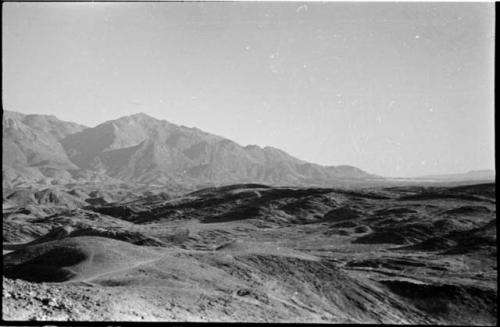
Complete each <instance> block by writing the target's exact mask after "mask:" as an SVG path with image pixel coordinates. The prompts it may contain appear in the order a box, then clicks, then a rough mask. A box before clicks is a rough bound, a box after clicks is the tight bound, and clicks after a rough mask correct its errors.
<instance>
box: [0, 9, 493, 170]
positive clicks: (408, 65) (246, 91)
mask: <svg viewBox="0 0 500 327" xmlns="http://www.w3.org/2000/svg"><path fill="white" fill-rule="evenodd" d="M2 5H3V17H2V33H3V35H2V42H3V44H2V68H3V69H2V79H3V90H2V99H3V108H4V109H6V110H12V111H18V112H22V113H37V114H50V115H55V116H56V117H58V118H60V119H63V120H68V121H74V122H77V123H81V124H84V125H87V126H90V127H93V126H96V125H98V124H100V123H103V122H105V121H107V120H112V119H117V118H119V117H122V116H127V115H131V114H134V113H138V112H143V113H146V114H149V115H150V116H153V117H155V118H158V119H165V120H167V121H170V122H172V123H175V124H179V125H184V126H189V127H198V128H200V129H202V130H204V131H206V132H210V133H213V134H217V135H221V136H224V137H226V138H229V139H231V140H233V141H235V142H237V143H239V144H241V145H249V144H256V145H260V146H272V147H276V148H280V149H282V150H284V151H286V152H288V153H289V154H291V155H293V156H295V157H297V158H300V159H302V160H306V161H310V162H314V163H318V164H322V165H344V164H346V165H353V166H356V167H358V168H361V169H363V170H365V171H368V172H370V173H373V174H378V175H383V176H391V177H412V176H421V175H428V174H443V173H459V172H466V171H469V170H478V169H494V104H493V100H494V98H493V94H494V92H493V78H494V75H493V71H494V68H493V67H494V66H493V65H494V37H495V35H494V23H495V22H494V3H425V2H413V3H401V2H400V3H355V2H351V3H340V2H338V3H335V2H326V3H317V2H316V3H300V2H288V3H284V2H229V3H222V2H213V3H200V2H192V3H187V2H184V3H180V2H176V3H173V2H171V3H166V2H153V3H144V2H142V3H137V2H136V3H110V2H107V3H95V2H94V3H40V2H39V3H5V2H4V3H2Z"/></svg>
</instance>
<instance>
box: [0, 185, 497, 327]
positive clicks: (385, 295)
mask: <svg viewBox="0 0 500 327" xmlns="http://www.w3.org/2000/svg"><path fill="white" fill-rule="evenodd" d="M3 254H4V255H3V269H4V270H3V271H4V276H3V295H2V300H3V301H2V314H3V319H4V320H7V321H9V320H11V321H14V320H37V321H60V320H63V321H191V322H214V321H221V322H320V323H395V324H401V323H402V324H462V325H464V324H465V325H468V324H471V325H496V324H497V319H496V315H497V305H496V302H497V259H496V256H497V246H496V196H495V184H493V183H486V184H476V185H465V186H425V187H423V186H415V185H414V186H392V187H370V188H360V189H350V190H348V189H341V188H323V187H271V186H266V185H262V184H235V185H228V186H221V187H209V188H203V189H199V190H196V191H187V192H166V191H164V190H160V189H157V190H148V191H144V190H134V189H125V188H120V187H116V188H113V189H111V188H110V189H107V190H102V189H100V188H99V187H97V186H92V185H91V184H87V185H83V184H81V185H73V186H71V187H69V186H62V185H61V186H57V185H56V186H50V187H46V188H43V189H40V188H28V187H27V188H24V189H23V188H19V187H18V188H17V189H15V190H8V189H5V188H4V195H3Z"/></svg>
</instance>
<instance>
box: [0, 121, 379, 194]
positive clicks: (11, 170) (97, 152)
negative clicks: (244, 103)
mask: <svg viewBox="0 0 500 327" xmlns="http://www.w3.org/2000/svg"><path fill="white" fill-rule="evenodd" d="M3 124H4V125H3V135H4V141H3V146H4V150H3V151H4V158H5V157H6V156H7V158H6V159H4V160H3V162H2V164H3V175H4V180H5V179H7V181H8V182H9V183H10V184H13V183H14V184H15V183H16V181H17V182H19V180H21V181H25V180H26V176H29V178H28V179H27V180H31V181H36V182H43V181H44V178H45V179H47V178H48V179H49V181H50V182H51V183H67V182H70V181H71V182H74V181H75V180H79V181H85V180H86V179H91V180H93V181H97V182H99V181H100V180H104V179H108V180H109V181H124V182H127V183H131V184H138V183H139V184H150V185H186V186H200V185H221V184H230V183H249V182H252V183H253V182H255V183H264V184H270V185H318V186H332V185H338V184H342V183H344V184H345V183H356V182H362V181H365V180H370V179H377V177H376V176H374V175H370V174H368V173H366V172H364V171H362V170H360V169H358V168H355V167H351V166H336V167H335V166H329V167H325V166H320V165H317V164H312V163H308V162H305V161H302V160H299V159H297V158H294V157H292V156H290V155H289V154H287V153H285V152H283V151H281V150H279V149H276V148H272V147H264V148H261V147H258V146H255V145H250V146H240V145H239V144H237V143H235V142H233V141H231V140H228V139H225V138H223V137H220V136H217V135H213V134H209V133H206V132H203V131H201V130H199V129H197V128H188V127H184V126H178V125H175V124H172V123H169V122H167V121H165V120H158V119H155V118H153V117H150V116H148V115H146V114H142V113H141V114H136V115H132V116H128V117H122V118H119V119H116V120H112V121H108V122H105V123H102V124H100V125H98V126H96V127H93V128H86V127H85V126H81V125H78V124H74V123H68V122H63V121H60V120H58V119H57V118H55V117H53V116H44V115H22V114H19V113H13V112H4V117H3ZM27 172H29V174H27ZM22 176H24V177H22ZM6 177H7V178H6Z"/></svg>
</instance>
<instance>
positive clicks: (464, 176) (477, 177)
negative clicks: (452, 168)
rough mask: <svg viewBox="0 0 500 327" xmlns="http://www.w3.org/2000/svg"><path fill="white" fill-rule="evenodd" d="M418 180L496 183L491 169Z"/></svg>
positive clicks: (428, 176)
mask: <svg viewBox="0 0 500 327" xmlns="http://www.w3.org/2000/svg"><path fill="white" fill-rule="evenodd" d="M416 179H430V180H449V181H469V180H472V181H483V180H484V181H494V180H495V171H494V170H491V169H484V170H471V171H468V172H466V173H461V174H440V175H426V176H421V177H417V178H416Z"/></svg>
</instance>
